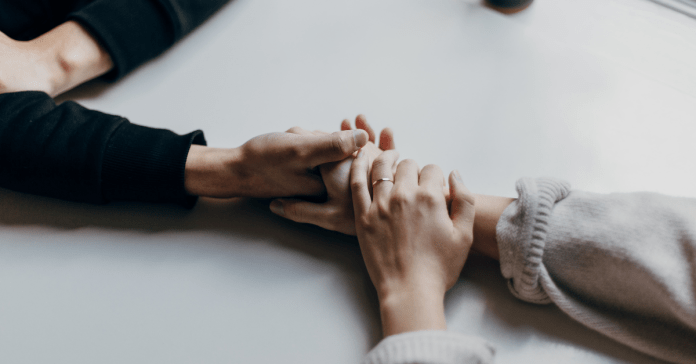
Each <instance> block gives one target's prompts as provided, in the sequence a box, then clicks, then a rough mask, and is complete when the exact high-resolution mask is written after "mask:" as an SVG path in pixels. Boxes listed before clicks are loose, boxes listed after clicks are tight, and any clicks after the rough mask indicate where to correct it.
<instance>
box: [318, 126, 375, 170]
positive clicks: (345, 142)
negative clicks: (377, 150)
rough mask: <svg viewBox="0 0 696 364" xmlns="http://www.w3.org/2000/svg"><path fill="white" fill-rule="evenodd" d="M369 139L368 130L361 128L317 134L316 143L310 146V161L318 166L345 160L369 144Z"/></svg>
mask: <svg viewBox="0 0 696 364" xmlns="http://www.w3.org/2000/svg"><path fill="white" fill-rule="evenodd" d="M367 141H368V135H367V132H366V131H364V130H361V129H357V130H343V131H337V132H333V133H331V134H326V135H320V136H317V138H316V141H315V143H313V144H312V145H311V146H310V148H311V150H310V152H309V158H310V163H311V164H312V166H318V165H320V164H324V163H330V162H338V161H341V160H344V159H346V158H348V157H350V156H351V155H352V154H353V153H354V152H355V151H356V150H358V149H360V148H361V147H363V146H364V145H365V144H367Z"/></svg>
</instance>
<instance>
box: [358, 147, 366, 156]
mask: <svg viewBox="0 0 696 364" xmlns="http://www.w3.org/2000/svg"><path fill="white" fill-rule="evenodd" d="M363 155H365V151H364V150H363V149H362V148H360V150H359V151H358V156H357V158H362V156H363Z"/></svg>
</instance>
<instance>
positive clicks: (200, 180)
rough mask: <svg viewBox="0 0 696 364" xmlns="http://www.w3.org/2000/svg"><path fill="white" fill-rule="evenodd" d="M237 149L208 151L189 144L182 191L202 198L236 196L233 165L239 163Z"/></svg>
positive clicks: (236, 185) (239, 154) (210, 149)
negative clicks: (183, 189)
mask: <svg viewBox="0 0 696 364" xmlns="http://www.w3.org/2000/svg"><path fill="white" fill-rule="evenodd" d="M240 158H241V153H240V152H239V149H238V148H231V149H224V148H209V147H205V146H202V145H192V146H191V149H190V150H189V154H188V157H187V158H186V167H185V172H184V187H185V189H186V192H187V193H189V194H191V195H195V196H205V197H221V198H226V197H236V196H239V193H238V191H237V190H238V185H239V183H238V182H237V181H236V180H235V174H234V173H233V171H234V165H236V164H238V163H239V160H240Z"/></svg>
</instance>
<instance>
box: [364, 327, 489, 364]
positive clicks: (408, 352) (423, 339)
mask: <svg viewBox="0 0 696 364" xmlns="http://www.w3.org/2000/svg"><path fill="white" fill-rule="evenodd" d="M494 354H495V350H494V349H493V347H492V346H491V345H490V344H489V343H488V342H487V341H485V340H484V339H482V338H479V337H475V336H466V335H462V334H458V333H455V332H450V331H414V332H406V333H403V334H398V335H392V336H389V337H386V338H385V339H384V340H382V342H380V343H379V344H378V345H377V346H376V347H375V348H374V349H372V351H370V352H369V353H368V354H367V356H366V357H365V359H364V360H363V362H362V363H363V364H415V363H427V364H489V363H493V355H494Z"/></svg>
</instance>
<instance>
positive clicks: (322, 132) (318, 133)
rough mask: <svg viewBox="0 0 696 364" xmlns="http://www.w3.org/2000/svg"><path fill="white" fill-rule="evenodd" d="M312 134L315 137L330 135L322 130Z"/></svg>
mask: <svg viewBox="0 0 696 364" xmlns="http://www.w3.org/2000/svg"><path fill="white" fill-rule="evenodd" d="M312 134H314V135H326V134H328V133H327V132H325V131H322V130H315V131H313V132H312Z"/></svg>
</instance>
